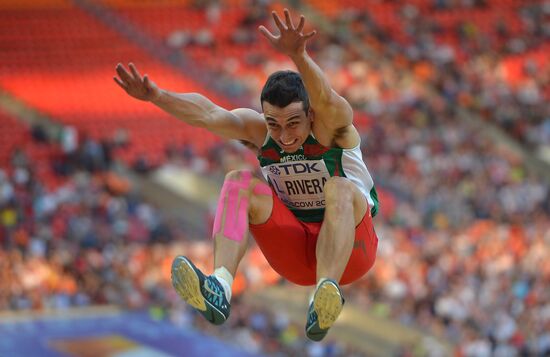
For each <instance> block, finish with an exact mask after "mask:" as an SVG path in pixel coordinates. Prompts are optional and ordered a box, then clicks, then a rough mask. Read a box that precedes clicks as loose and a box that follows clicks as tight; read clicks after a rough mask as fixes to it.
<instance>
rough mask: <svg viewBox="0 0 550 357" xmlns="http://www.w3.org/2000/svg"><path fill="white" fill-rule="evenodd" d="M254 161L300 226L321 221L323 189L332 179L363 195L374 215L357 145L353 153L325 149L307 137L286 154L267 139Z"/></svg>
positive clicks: (372, 192) (368, 177)
mask: <svg viewBox="0 0 550 357" xmlns="http://www.w3.org/2000/svg"><path fill="white" fill-rule="evenodd" d="M258 160H259V161H260V167H261V169H262V174H263V175H264V177H265V179H266V180H267V182H268V183H269V185H270V186H271V187H272V189H273V190H274V191H275V193H276V194H277V196H278V197H279V198H280V199H281V201H282V202H283V203H284V204H285V205H286V206H287V207H288V208H289V209H290V210H291V211H292V213H293V214H294V215H295V216H296V217H297V218H298V219H299V220H301V221H303V222H320V221H322V220H323V216H324V213H325V194H324V191H323V187H324V185H325V182H327V180H328V179H329V178H330V177H332V176H341V177H346V178H348V179H349V180H350V181H352V182H353V183H354V184H355V185H356V186H357V187H358V188H359V190H360V191H361V192H362V193H363V195H365V197H366V199H367V201H368V203H369V207H370V209H371V214H372V216H373V217H374V216H375V215H376V213H377V212H378V207H379V202H378V195H377V193H376V189H375V187H374V182H373V180H372V177H371V175H370V173H369V171H368V169H367V166H366V165H365V163H364V162H363V157H362V154H361V149H360V145H357V146H356V147H355V148H353V149H341V148H328V147H325V146H323V145H321V144H319V142H318V141H317V140H316V139H315V137H314V136H313V135H312V134H310V135H309V136H308V137H307V139H306V141H305V142H304V144H303V145H302V147H301V148H300V149H299V150H298V151H296V152H294V153H292V154H289V153H286V152H284V151H283V150H282V149H281V148H280V147H279V145H277V143H276V142H275V140H273V139H272V138H271V136H269V135H268V137H267V140H266V142H265V143H264V145H263V146H262V148H261V149H260V153H259V155H258Z"/></svg>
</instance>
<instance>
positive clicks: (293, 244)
mask: <svg viewBox="0 0 550 357" xmlns="http://www.w3.org/2000/svg"><path fill="white" fill-rule="evenodd" d="M321 224H322V222H319V223H305V222H302V221H300V220H298V219H297V218H296V216H294V214H293V213H292V212H291V211H290V210H289V209H288V208H287V207H286V206H285V205H284V203H282V202H281V200H280V199H279V198H278V197H277V195H276V194H273V211H272V212H271V216H270V217H269V219H268V220H267V222H265V223H263V224H251V225H250V233H252V235H253V236H254V239H255V240H256V243H257V244H258V246H259V247H260V250H261V251H262V253H263V254H264V256H265V258H266V259H267V261H268V262H269V264H270V265H271V267H272V268H273V269H274V270H275V271H276V272H277V273H279V274H280V275H281V276H283V277H284V278H286V279H288V280H289V281H291V282H293V283H295V284H298V285H314V284H316V283H317V281H316V278H317V277H316V275H317V273H316V266H317V259H316V257H315V247H316V245H317V236H318V235H319V230H320V229H321ZM377 247H378V237H377V236H376V233H375V232H374V227H373V225H372V218H371V215H370V211H368V212H367V214H365V217H363V220H361V222H360V223H359V225H358V226H357V227H355V242H354V244H353V251H352V253H351V257H350V258H349V261H348V264H347V266H346V269H345V270H344V274H343V275H342V278H341V279H340V284H342V285H344V284H349V283H352V282H354V281H355V280H357V279H359V278H361V277H362V276H363V275H365V273H366V272H367V271H368V270H369V269H370V268H371V267H372V266H373V264H374V260H375V258H376V248H377Z"/></svg>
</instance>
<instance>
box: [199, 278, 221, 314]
mask: <svg viewBox="0 0 550 357" xmlns="http://www.w3.org/2000/svg"><path fill="white" fill-rule="evenodd" d="M214 279H215V278H211V277H208V278H206V279H205V280H204V290H206V299H207V300H208V301H209V302H211V303H212V304H214V305H216V306H217V307H220V306H222V304H223V297H224V294H225V292H224V291H223V289H222V287H221V286H220V285H219V283H218V282H217V281H215V280H214Z"/></svg>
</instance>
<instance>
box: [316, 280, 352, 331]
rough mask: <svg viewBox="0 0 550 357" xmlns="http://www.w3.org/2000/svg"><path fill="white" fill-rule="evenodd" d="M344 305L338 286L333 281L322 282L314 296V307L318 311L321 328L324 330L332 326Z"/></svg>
mask: <svg viewBox="0 0 550 357" xmlns="http://www.w3.org/2000/svg"><path fill="white" fill-rule="evenodd" d="M343 307H344V305H343V303H342V296H341V295H340V292H339V290H338V288H337V287H336V286H335V285H334V284H332V283H325V284H322V285H321V286H320V287H319V289H318V290H317V292H316V293H315V297H314V298H313V308H314V309H315V312H316V313H317V319H318V320H317V321H318V323H319V328H321V329H323V330H324V329H328V328H330V327H331V326H332V324H333V323H334V321H336V319H337V318H338V315H340V312H341V311H342V308H343Z"/></svg>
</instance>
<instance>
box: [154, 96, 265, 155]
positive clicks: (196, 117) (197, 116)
mask: <svg viewBox="0 0 550 357" xmlns="http://www.w3.org/2000/svg"><path fill="white" fill-rule="evenodd" d="M151 102H152V103H153V104H155V105H156V106H158V107H159V108H161V109H162V110H164V111H166V112H167V113H169V114H172V115H173V116H174V117H176V118H178V119H179V120H181V121H183V122H185V123H187V124H189V125H192V126H195V127H200V128H205V129H206V130H208V131H210V132H212V133H214V134H217V135H219V136H221V137H223V138H226V139H236V140H245V141H248V142H251V143H254V144H255V145H258V144H260V145H259V146H261V144H262V142H263V140H264V138H265V135H266V130H267V129H266V126H265V123H264V120H263V118H262V116H261V114H260V113H258V112H256V111H254V110H252V109H245V108H240V109H235V110H232V111H229V110H227V109H224V108H222V107H220V106H218V105H216V104H214V103H213V102H212V101H210V100H209V99H208V98H206V97H205V96H203V95H201V94H198V93H181V94H178V93H173V92H169V91H165V90H161V93H160V96H159V97H158V98H157V99H155V100H152V101H151Z"/></svg>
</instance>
